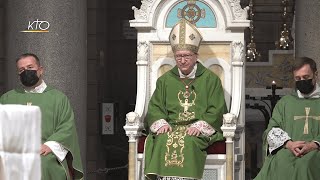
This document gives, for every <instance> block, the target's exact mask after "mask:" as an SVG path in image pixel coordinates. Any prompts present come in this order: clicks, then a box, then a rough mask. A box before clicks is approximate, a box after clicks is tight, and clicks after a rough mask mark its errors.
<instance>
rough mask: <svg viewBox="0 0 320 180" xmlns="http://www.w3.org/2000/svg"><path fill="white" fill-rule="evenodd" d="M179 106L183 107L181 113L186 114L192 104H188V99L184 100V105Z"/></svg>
mask: <svg viewBox="0 0 320 180" xmlns="http://www.w3.org/2000/svg"><path fill="white" fill-rule="evenodd" d="M180 105H181V106H182V107H183V112H188V109H189V107H191V106H192V105H194V102H192V103H189V100H188V99H185V100H184V103H180Z"/></svg>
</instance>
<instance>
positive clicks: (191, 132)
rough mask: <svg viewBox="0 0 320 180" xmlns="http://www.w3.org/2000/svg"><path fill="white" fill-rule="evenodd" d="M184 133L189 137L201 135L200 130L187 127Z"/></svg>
mask: <svg viewBox="0 0 320 180" xmlns="http://www.w3.org/2000/svg"><path fill="white" fill-rule="evenodd" d="M186 132H187V134H189V135H190V136H199V135H200V133H201V132H200V130H199V129H197V128H195V127H188V128H187V131H186Z"/></svg>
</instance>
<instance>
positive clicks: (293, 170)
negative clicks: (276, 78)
mask: <svg viewBox="0 0 320 180" xmlns="http://www.w3.org/2000/svg"><path fill="white" fill-rule="evenodd" d="M273 127H277V128H281V129H282V130H284V131H285V132H286V133H288V135H289V137H290V138H291V140H292V141H318V142H320V98H309V99H305V98H298V96H297V94H296V93H292V94H290V95H286V96H284V97H283V98H282V99H281V100H280V101H279V102H278V103H277V105H276V106H275V109H274V111H273V114H272V118H271V119H270V122H269V125H268V128H267V129H266V131H265V132H264V138H263V139H264V146H265V150H267V148H268V144H267V141H266V137H267V134H268V132H269V131H270V130H271V129H272V128H273ZM319 179H320V152H319V150H314V151H311V152H309V153H307V154H305V155H303V156H302V157H296V156H294V155H293V154H292V152H291V151H290V150H289V149H286V148H284V146H281V147H280V148H278V149H277V150H275V152H274V153H271V154H269V155H268V156H267V157H266V158H265V162H264V164H263V167H262V169H261V171H260V173H259V174H258V176H257V177H256V178H255V180H319Z"/></svg>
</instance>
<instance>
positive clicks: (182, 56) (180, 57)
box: [174, 54, 195, 61]
mask: <svg viewBox="0 0 320 180" xmlns="http://www.w3.org/2000/svg"><path fill="white" fill-rule="evenodd" d="M193 55H195V54H177V55H174V58H175V59H176V60H177V61H181V60H182V58H184V59H185V60H190V59H192V56H193Z"/></svg>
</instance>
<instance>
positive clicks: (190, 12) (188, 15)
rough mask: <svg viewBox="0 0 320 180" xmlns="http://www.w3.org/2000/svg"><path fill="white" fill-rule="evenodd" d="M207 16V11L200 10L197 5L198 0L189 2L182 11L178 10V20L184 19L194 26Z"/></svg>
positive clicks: (189, 0)
mask: <svg viewBox="0 0 320 180" xmlns="http://www.w3.org/2000/svg"><path fill="white" fill-rule="evenodd" d="M205 16H206V11H205V9H200V8H199V6H198V5H196V0H188V1H187V5H185V6H184V7H183V8H182V9H178V18H184V19H186V20H188V21H189V22H190V23H192V24H195V23H197V22H198V21H199V20H200V18H204V17H205Z"/></svg>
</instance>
